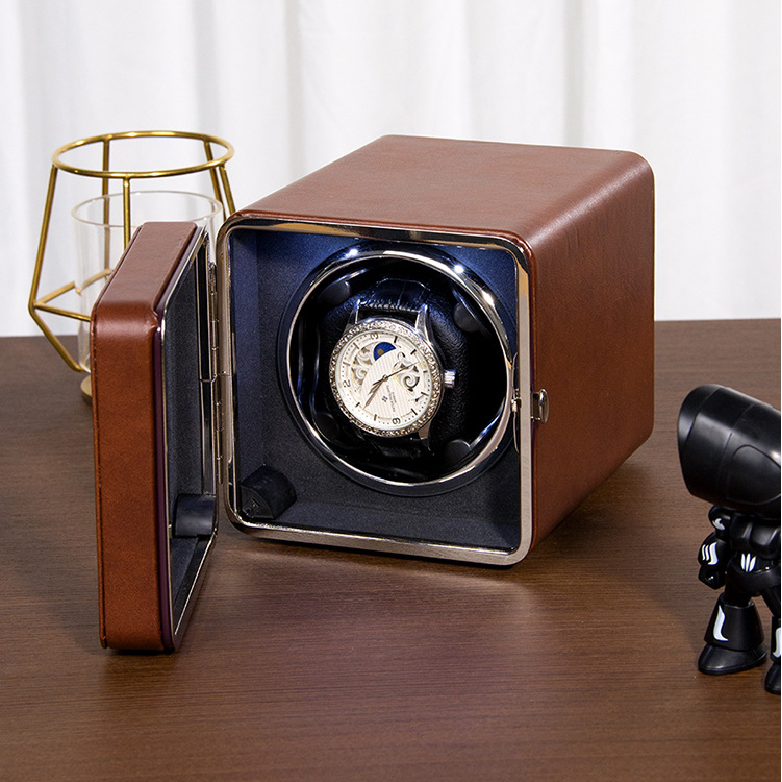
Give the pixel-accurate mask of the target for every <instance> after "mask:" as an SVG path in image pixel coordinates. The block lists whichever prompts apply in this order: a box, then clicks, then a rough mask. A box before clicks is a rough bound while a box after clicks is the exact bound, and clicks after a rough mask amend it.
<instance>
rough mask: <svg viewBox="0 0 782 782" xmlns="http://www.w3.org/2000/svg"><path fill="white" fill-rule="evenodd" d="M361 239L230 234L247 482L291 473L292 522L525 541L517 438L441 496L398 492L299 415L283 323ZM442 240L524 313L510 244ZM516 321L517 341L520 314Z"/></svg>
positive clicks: (240, 442) (239, 443)
mask: <svg viewBox="0 0 782 782" xmlns="http://www.w3.org/2000/svg"><path fill="white" fill-rule="evenodd" d="M356 241H357V240H356V239H351V238H350V237H344V236H332V235H328V234H317V233H302V232H295V231H284V230H276V229H263V230H260V229H257V228H254V227H237V228H234V229H233V231H232V232H231V234H230V237H229V242H230V244H229V257H230V273H231V290H230V296H231V312H232V329H233V334H234V344H233V346H232V348H233V356H234V360H235V388H234V403H235V420H234V422H233V427H234V439H235V460H236V463H235V465H234V471H235V475H236V476H237V479H238V482H239V483H240V484H241V482H242V481H243V480H245V479H247V478H248V476H250V475H251V474H252V473H254V471H256V470H257V469H258V468H259V467H261V466H267V467H270V468H272V469H273V470H276V471H279V472H281V473H282V474H283V475H284V476H285V477H286V478H287V480H288V481H289V482H290V483H291V484H292V485H293V488H294V489H295V495H296V500H295V502H293V504H292V505H290V507H288V508H287V509H286V510H285V511H284V512H283V513H282V514H281V515H280V516H279V517H278V518H277V519H276V520H275V521H274V522H271V523H276V524H279V525H281V526H285V527H294V528H298V529H303V530H329V531H334V532H344V533H354V534H358V535H367V536H381V537H385V538H388V537H390V538H396V539H404V540H413V541H431V542H440V543H448V544H454V545H460V546H477V547H486V548H493V549H501V550H512V549H514V548H516V547H517V546H518V545H519V540H520V523H519V458H518V454H517V453H516V452H515V450H514V449H513V447H512V446H511V447H509V448H507V449H506V450H505V452H504V454H503V456H502V457H501V458H500V459H499V460H498V461H497V462H496V463H495V464H494V465H493V466H491V467H490V468H489V469H487V470H486V471H485V472H483V473H482V474H481V475H480V476H479V477H478V478H477V479H476V480H474V481H473V482H471V483H468V484H467V485H464V486H461V487H459V488H456V489H453V490H452V491H448V492H446V493H443V494H437V495H434V496H416V497H407V496H394V495H389V494H386V493H383V492H380V491H377V490H376V489H374V488H371V487H368V486H364V485H361V484H360V483H357V482H356V481H354V480H352V479H351V478H350V477H348V476H347V475H344V474H343V473H342V472H340V471H338V470H337V469H335V468H334V467H333V466H332V465H331V464H330V463H329V462H327V461H326V460H325V459H324V458H323V457H322V456H321V455H320V454H319V453H317V452H316V450H315V449H314V448H313V447H312V445H311V444H310V443H309V442H308V441H307V439H306V438H305V437H304V436H303V434H302V432H301V430H300V428H299V427H298V425H297V424H296V422H295V421H294V419H293V418H292V416H291V413H290V411H289V409H288V406H287V405H286V402H285V399H284V396H283V393H282V391H281V385H280V383H281V380H280V378H279V376H278V369H277V367H278V360H277V349H278V329H279V327H280V322H281V320H282V318H283V314H284V312H285V309H286V307H287V306H288V304H289V301H290V300H291V297H292V296H294V295H295V294H296V292H297V290H298V289H299V286H300V285H301V283H302V280H304V279H305V278H306V277H307V275H308V274H310V273H311V272H312V270H313V269H315V268H316V267H318V266H319V265H320V264H322V263H323V262H324V260H326V258H328V257H329V256H330V255H332V254H333V253H335V252H336V251H338V250H341V249H343V248H345V247H347V246H349V245H352V244H355V243H356ZM418 248H419V249H420V245H419V246H418ZM441 249H442V250H443V251H445V252H447V253H448V254H450V255H451V256H452V257H454V258H455V259H456V260H457V261H458V262H459V263H461V264H463V265H464V266H465V267H467V268H469V269H471V270H473V271H474V272H475V273H476V274H477V275H478V276H479V277H480V278H481V279H482V280H483V281H484V283H486V284H487V285H488V287H490V288H491V289H492V290H493V292H494V293H495V294H496V295H497V297H498V298H499V299H500V301H501V303H502V305H503V308H504V310H505V311H506V312H507V313H510V314H511V316H513V314H515V312H516V270H515V264H514V261H513V259H512V257H511V256H510V254H509V253H508V252H506V251H504V250H499V249H483V248H478V247H469V246H464V247H453V246H448V247H442V248H441ZM506 328H507V330H508V331H509V339H510V340H511V344H515V339H516V335H515V326H514V324H513V322H512V321H511V322H509V323H507V324H506ZM226 425H229V422H226ZM240 515H241V513H240ZM248 521H249V523H252V520H251V519H248ZM264 523H267V522H264Z"/></svg>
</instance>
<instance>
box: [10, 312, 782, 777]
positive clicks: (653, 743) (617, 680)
mask: <svg viewBox="0 0 782 782" xmlns="http://www.w3.org/2000/svg"><path fill="white" fill-rule="evenodd" d="M779 335H780V326H779V321H724V322H691V323H659V324H657V345H658V348H657V378H656V390H657V419H656V428H655V432H654V434H653V436H652V438H651V440H650V441H649V442H648V443H646V444H645V445H644V446H643V447H642V448H640V449H639V450H638V451H637V452H636V453H635V454H634V455H633V457H632V458H631V459H630V460H629V461H628V462H627V463H626V464H624V465H623V466H622V467H621V468H620V469H619V470H618V471H617V472H616V473H615V474H614V475H613V476H612V477H611V478H609V479H608V481H606V483H605V484H604V485H603V486H602V487H601V488H599V489H598V490H597V491H596V492H595V493H594V494H592V495H591V496H590V497H589V498H588V499H587V500H586V501H585V502H584V503H583V505H582V506H581V507H580V508H579V509H578V510H577V511H576V512H575V513H574V514H572V515H571V516H570V517H569V518H568V519H566V520H565V521H564V522H563V523H562V524H561V525H560V527H559V528H558V529H557V530H556V531H555V532H554V533H553V534H552V535H551V536H550V537H549V538H547V539H546V540H545V541H543V543H542V544H541V545H540V546H539V547H537V548H535V549H534V550H533V552H532V553H531V555H530V556H529V557H528V558H527V559H526V560H525V561H523V562H522V563H520V564H518V565H516V566H515V567H513V568H509V569H502V570H497V569H489V568H484V567H474V566H469V565H459V564H451V563H444V562H431V561H424V560H415V559H404V558H397V557H388V556H380V555H371V554H361V553H355V552H345V551H337V550H325V549H316V548H307V547H303V546H294V545H286V544H276V543H269V542H262V541H258V540H253V539H249V538H246V537H244V536H243V535H242V534H241V533H239V532H236V531H235V530H234V529H233V527H232V526H231V525H230V524H229V523H227V522H224V523H223V524H222V525H221V533H220V536H219V539H218V542H217V548H216V550H215V552H214V555H213V557H212V559H211V563H210V566H209V572H208V574H207V577H206V581H205V583H204V586H203V589H202V590H201V594H200V597H199V600H198V604H197V606H196V609H195V612H194V614H193V616H192V618H191V621H190V626H189V628H188V630H187V633H186V635H185V638H184V641H183V643H182V646H181V648H180V650H179V651H178V652H176V653H175V654H172V655H145V654H118V653H112V652H107V651H105V650H103V649H102V648H101V647H100V645H99V643H98V628H97V576H96V554H95V530H94V498H93V474H92V431H91V414H90V410H89V408H88V406H87V405H86V404H85V403H84V402H83V401H82V399H81V397H80V394H79V387H78V380H79V378H78V377H77V376H76V375H75V374H74V373H72V372H70V370H68V369H67V367H65V365H64V364H63V363H62V362H60V360H59V359H58V358H57V356H56V354H55V353H54V351H53V350H52V349H51V348H50V346H49V345H48V344H47V343H46V342H45V340H44V339H43V338H38V337H34V338H9V339H3V340H0V359H1V360H2V364H3V373H2V378H1V379H0V394H1V395H2V396H1V397H0V432H2V435H1V436H2V446H3V447H2V450H1V451H0V465H2V467H1V468H0V475H1V476H2V488H0V497H1V498H2V500H1V503H0V506H1V507H2V519H3V530H4V534H3V544H2V547H0V585H2V600H3V603H2V611H1V612H0V613H2V620H1V621H0V672H1V673H0V688H1V689H0V779H3V780H81V781H82V782H83V780H91V779H139V780H141V779H144V780H152V779H161V780H162V779H166V780H172V779H182V780H206V779H224V780H245V779H272V780H278V779H280V780H321V779H322V780H326V779H328V780H362V781H366V780H375V779H384V780H386V779H401V780H419V779H423V780H440V779H444V780H449V782H453V781H455V780H477V779H485V780H506V779H507V780H510V779H529V780H549V779H550V780H569V779H574V780H575V779H578V780H605V779H616V780H672V779H683V780H688V781H692V780H709V782H713V781H714V780H717V779H728V780H739V779H741V780H744V779H746V780H753V782H758V781H759V780H766V779H779V778H780V776H779V771H780V699H779V698H778V697H776V696H773V695H770V694H768V693H767V692H765V690H764V689H763V686H762V678H763V676H764V674H765V670H766V667H765V666H763V667H761V668H756V669H754V670H750V671H746V672H743V673H740V674H736V675H734V676H729V677H719V678H712V677H706V676H703V675H701V674H699V673H698V671H697V669H696V660H697V657H698V653H699V651H700V648H701V646H702V637H703V632H704V630H705V626H706V623H707V621H708V619H709V616H710V614H711V610H712V606H713V604H714V600H715V597H716V593H714V592H712V591H711V590H709V589H708V588H707V587H705V586H703V585H701V584H700V582H699V581H698V575H697V572H698V563H697V554H698V549H699V546H700V543H701V541H702V540H703V538H704V537H705V536H706V535H707V534H708V533H709V531H710V526H709V522H708V520H707V517H706V513H707V511H708V507H707V505H706V503H704V502H702V501H700V500H697V499H695V498H693V497H691V496H690V495H689V494H688V493H687V491H686V490H685V488H684V485H683V482H682V480H681V475H680V471H679V464H678V456H677V447H676V417H677V414H678V409H679V405H680V404H681V401H682V399H683V398H684V396H685V395H686V393H687V392H688V391H689V390H690V389H691V388H693V387H695V386H697V385H700V384H702V383H707V382H708V383H720V384H724V385H727V386H731V387H733V388H737V389H739V390H741V391H744V392H745V393H748V394H750V395H752V396H756V397H758V398H760V399H763V400H765V401H768V402H770V403H772V404H774V405H775V406H777V407H779V393H780V360H779V359H780V341H779ZM759 608H760V613H761V616H762V618H763V621H764V625H765V630H766V634H767V635H768V633H769V627H770V617H769V614H768V611H767V610H766V609H765V606H763V605H762V603H761V604H760V605H759Z"/></svg>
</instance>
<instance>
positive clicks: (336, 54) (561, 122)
mask: <svg viewBox="0 0 782 782" xmlns="http://www.w3.org/2000/svg"><path fill="white" fill-rule="evenodd" d="M0 9H1V12H0V79H1V80H2V81H1V83H0V98H1V99H2V100H1V102H0V107H1V108H0V130H1V131H2V146H1V147H0V149H1V150H2V151H1V152H0V154H1V155H2V179H3V187H2V189H0V194H1V195H0V198H2V202H1V206H2V208H1V209H0V228H1V229H2V242H1V243H0V259H1V262H2V270H3V272H4V278H5V279H4V284H3V285H0V313H2V314H0V334H26V333H35V331H36V330H35V327H34V324H33V323H32V321H31V320H30V318H29V317H28V316H27V314H26V300H27V295H28V291H29V283H30V278H31V274H32V267H33V260H34V255H35V250H36V246H37V240H38V233H39V230H40V224H41V217H42V214H43V205H44V197H45V192H46V185H47V178H48V174H49V167H50V165H51V162H50V159H51V153H52V151H53V150H54V149H55V148H57V147H59V146H61V145H63V144H66V143H68V142H70V141H73V140H76V139H79V138H82V137H85V136H90V135H95V134H98V133H104V132H108V131H119V130H139V129H150V128H164V129H182V130H196V131H201V132H206V133H212V134H216V135H218V136H221V137H223V138H226V139H228V140H229V141H230V142H232V143H233V145H234V146H235V149H236V154H235V156H234V158H233V159H232V160H231V162H230V163H229V164H228V173H229V177H230V180H231V184H232V187H233V191H234V195H235V199H236V202H237V206H241V205H244V204H246V203H249V202H251V201H254V200H255V199H256V198H259V197H261V196H263V195H265V194H267V193H269V192H272V191H273V190H276V189H278V188H279V187H282V186H283V185H285V184H286V183H288V182H290V181H292V180H293V179H296V178H298V177H299V176H301V175H303V174H305V173H307V172H309V171H311V170H313V169H315V168H318V167H320V166H322V165H324V164H326V163H328V162H329V161H330V160H332V159H334V158H336V157H338V156H340V155H342V154H344V153H346V152H348V151H350V150H351V149H353V148H355V147H357V146H360V145H362V144H364V143H367V142H369V141H371V140H372V139H374V138H376V137H377V136H380V135H382V134H384V133H410V134H423V135H434V136H445V137H455V138H473V139H483V140H498V141H511V142H520V143H531V144H553V145H575V146H590V147H607V148H614V149H631V150H633V151H635V152H638V153H640V154H642V155H644V156H645V157H646V158H647V159H648V160H649V162H650V163H651V165H652V167H653V169H654V171H655V174H656V183H657V317H658V318H659V319H704V318H743V317H779V315H780V306H779V303H780V253H779V245H780V228H779V224H780V7H779V3H778V0H752V2H746V0H679V1H678V2H677V1H676V0H287V2H286V0H133V1H132V2H128V1H127V0H0ZM64 179H65V177H61V181H62V180H64ZM71 179H74V177H71ZM60 187H62V188H64V190H63V193H62V194H61V193H60V191H59V189H58V199H59V201H57V202H56V203H55V211H56V215H55V218H56V219H55V224H54V225H53V238H52V239H51V240H50V244H49V248H48V250H47V258H46V265H45V278H44V281H43V285H42V290H43V291H45V290H52V289H54V288H55V287H57V286H59V285H60V284H63V283H65V282H67V281H69V280H71V279H73V278H74V272H73V264H74V261H73V251H72V247H71V245H72V239H71V236H70V233H69V232H68V230H67V225H66V224H67V222H68V218H67V212H68V210H69V208H70V206H71V205H72V204H68V203H65V201H64V200H63V199H67V198H68V197H70V195H71V194H70V191H68V192H66V191H67V187H69V185H67V184H63V185H60V184H58V188H60ZM95 194H97V193H95ZM74 197H75V196H74ZM60 229H61V230H60ZM58 230H60V234H58V233H57V231H58ZM55 325H61V328H56V330H59V331H61V332H66V331H69V330H70V328H69V324H68V322H67V321H61V324H55Z"/></svg>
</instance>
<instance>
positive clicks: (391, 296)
mask: <svg viewBox="0 0 782 782" xmlns="http://www.w3.org/2000/svg"><path fill="white" fill-rule="evenodd" d="M428 298H429V290H428V289H427V288H426V286H425V285H423V284H422V283H420V282H418V281H417V280H402V279H397V278H389V279H385V280H381V281H380V282H379V283H378V284H377V285H376V286H375V287H374V288H373V289H372V290H371V291H370V293H369V294H368V296H367V298H366V299H363V300H362V301H360V302H359V304H358V317H359V319H360V318H362V317H366V316H367V315H407V316H409V317H412V318H415V317H416V316H417V315H418V313H419V312H420V311H421V308H422V307H423V306H424V304H425V303H426V300H427V299H428Z"/></svg>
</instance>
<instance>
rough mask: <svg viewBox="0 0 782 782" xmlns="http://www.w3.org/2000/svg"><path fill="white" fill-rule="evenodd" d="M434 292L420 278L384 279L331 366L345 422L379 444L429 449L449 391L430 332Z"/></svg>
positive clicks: (450, 382) (359, 307)
mask: <svg viewBox="0 0 782 782" xmlns="http://www.w3.org/2000/svg"><path fill="white" fill-rule="evenodd" d="M428 298H429V291H428V289H427V288H426V286H425V285H423V284H422V283H420V282H418V281H416V280H403V279H384V280H382V281H381V282H379V283H378V284H377V285H375V287H374V288H373V289H371V290H370V291H369V292H368V293H367V294H366V295H365V296H362V297H360V298H359V299H358V301H357V303H356V305H355V307H354V310H353V314H352V317H351V319H350V321H349V323H348V326H347V327H346V329H345V331H344V333H343V335H342V337H341V338H340V339H339V340H338V341H337V343H336V345H335V346H334V349H333V350H332V353H331V359H330V361H329V384H330V387H331V391H332V394H333V395H334V399H335V401H336V402H337V404H338V406H339V408H340V410H341V411H342V413H343V414H344V415H345V417H346V418H347V419H348V421H350V423H352V424H353V425H354V426H356V427H357V428H358V429H360V430H361V431H363V432H365V433H367V434H369V435H374V436H375V437H380V438H403V437H413V438H415V439H417V440H418V441H420V442H422V443H424V444H426V442H427V441H428V438H429V428H430V426H431V423H432V419H433V418H434V416H435V414H436V413H437V410H438V408H439V407H440V404H441V402H442V399H443V394H444V393H445V391H446V390H447V389H450V388H453V387H454V384H455V382H456V373H455V371H454V370H449V369H444V368H443V365H442V360H441V357H440V352H439V350H438V349H437V346H436V344H435V342H434V339H433V337H432V334H431V330H430V328H429V317H428V307H427V299H428Z"/></svg>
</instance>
